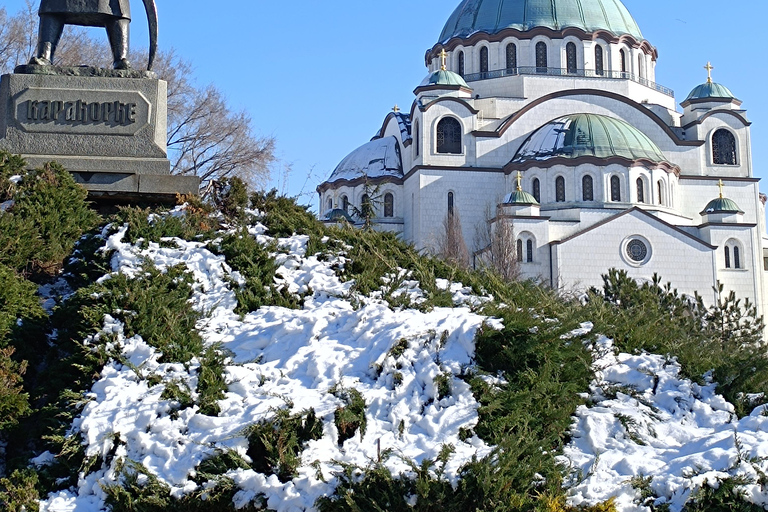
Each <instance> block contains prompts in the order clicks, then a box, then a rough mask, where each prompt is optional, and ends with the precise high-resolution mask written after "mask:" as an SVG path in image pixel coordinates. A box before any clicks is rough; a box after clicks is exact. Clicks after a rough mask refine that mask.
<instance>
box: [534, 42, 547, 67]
mask: <svg viewBox="0 0 768 512" xmlns="http://www.w3.org/2000/svg"><path fill="white" fill-rule="evenodd" d="M547 66H548V64H547V43H545V42H543V41H540V42H538V43H536V72H537V73H546V72H547Z"/></svg>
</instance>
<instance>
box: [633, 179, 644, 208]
mask: <svg viewBox="0 0 768 512" xmlns="http://www.w3.org/2000/svg"><path fill="white" fill-rule="evenodd" d="M635 190H636V194H637V202H638V203H642V204H645V181H643V178H637V181H635Z"/></svg>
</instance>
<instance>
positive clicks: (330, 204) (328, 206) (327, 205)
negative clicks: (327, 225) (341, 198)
mask: <svg viewBox="0 0 768 512" xmlns="http://www.w3.org/2000/svg"><path fill="white" fill-rule="evenodd" d="M325 210H326V211H329V210H333V199H331V198H330V197H329V198H328V200H327V201H326V202H325Z"/></svg>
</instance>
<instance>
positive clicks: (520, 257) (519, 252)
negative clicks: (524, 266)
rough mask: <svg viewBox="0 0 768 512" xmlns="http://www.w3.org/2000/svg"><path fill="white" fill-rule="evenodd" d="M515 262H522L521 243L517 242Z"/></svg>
mask: <svg viewBox="0 0 768 512" xmlns="http://www.w3.org/2000/svg"><path fill="white" fill-rule="evenodd" d="M517 261H520V262H522V261H523V241H522V240H520V239H518V240H517Z"/></svg>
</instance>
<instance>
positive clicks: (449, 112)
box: [421, 101, 476, 166]
mask: <svg viewBox="0 0 768 512" xmlns="http://www.w3.org/2000/svg"><path fill="white" fill-rule="evenodd" d="M446 116H450V117H453V118H455V119H457V120H458V121H459V122H460V123H461V126H462V130H463V133H464V136H463V137H462V154H460V155H459V154H442V153H438V152H437V124H438V123H439V122H440V120H441V119H443V118H444V117H446ZM421 117H422V122H421V126H422V129H427V130H428V131H427V133H425V134H424V139H425V144H424V147H423V150H424V155H423V156H422V162H423V164H424V165H448V166H464V165H476V154H475V140H474V137H472V136H471V133H472V131H473V130H474V128H475V126H474V123H475V116H474V115H473V114H472V113H471V112H470V111H469V110H468V109H467V108H466V107H464V106H463V105H461V104H460V103H457V102H453V101H452V102H443V103H437V104H435V105H433V106H432V107H430V108H429V109H428V110H427V111H426V112H423V113H422V116H421Z"/></svg>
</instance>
